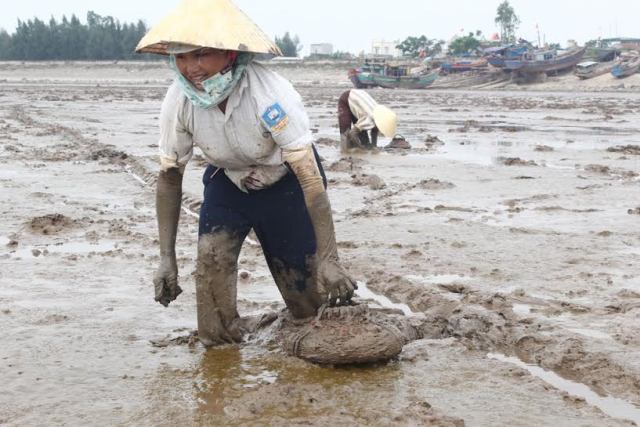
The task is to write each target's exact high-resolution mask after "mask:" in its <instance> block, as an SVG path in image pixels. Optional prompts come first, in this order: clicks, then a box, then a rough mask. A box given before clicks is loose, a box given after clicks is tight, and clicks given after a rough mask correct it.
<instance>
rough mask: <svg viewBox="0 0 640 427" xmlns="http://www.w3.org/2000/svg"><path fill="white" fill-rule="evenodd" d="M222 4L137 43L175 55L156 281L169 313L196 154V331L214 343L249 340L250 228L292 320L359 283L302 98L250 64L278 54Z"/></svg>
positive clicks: (342, 298) (343, 299)
mask: <svg viewBox="0 0 640 427" xmlns="http://www.w3.org/2000/svg"><path fill="white" fill-rule="evenodd" d="M214 4H215V7H214V8H215V9H220V10H210V9H211V5H212V3H211V2H207V1H203V0H187V1H185V2H183V3H182V4H181V5H180V6H179V7H178V10H176V11H175V12H174V14H172V15H169V16H168V17H167V18H165V20H164V21H162V22H161V23H160V24H159V25H158V26H157V27H155V28H154V29H152V30H151V32H150V33H149V34H148V35H147V36H145V38H144V39H143V40H142V41H141V42H140V44H139V46H138V51H139V52H152V53H160V54H168V55H170V64H171V67H172V69H173V70H174V72H175V75H176V79H175V81H174V83H173V84H172V85H171V87H170V88H169V90H168V92H167V94H166V97H165V99H164V103H163V105H162V113H161V118H160V158H161V172H160V174H159V178H158V188H157V197H156V210H157V216H158V227H159V236H160V239H159V240H160V252H161V259H160V266H159V268H158V270H157V272H156V274H155V276H154V285H155V293H156V295H155V299H156V301H158V302H160V303H161V304H163V305H164V306H167V305H168V304H169V303H170V302H171V301H173V300H175V299H176V297H177V296H178V295H179V294H180V293H181V292H182V290H181V289H180V287H179V286H178V280H177V277H178V268H177V263H176V254H175V241H176V233H177V228H178V219H179V215H180V204H181V197H182V177H183V173H184V169H185V165H186V164H187V162H188V161H189V159H190V158H191V156H192V153H193V147H194V146H198V147H199V148H200V149H201V150H202V152H203V154H204V156H205V157H206V159H207V161H208V162H209V163H210V166H209V167H208V168H207V169H206V171H205V173H204V176H203V183H204V201H203V204H202V207H201V210H200V226H199V239H198V260H197V272H196V298H197V311H198V336H199V339H200V341H201V342H202V343H203V344H204V345H207V346H212V345H217V344H222V343H230V342H238V341H240V340H241V339H242V335H243V332H244V330H243V322H242V320H241V319H240V317H239V315H238V311H237V307H236V293H237V292H236V280H237V271H238V256H239V253H240V249H241V247H242V244H243V241H244V240H245V238H246V236H247V234H248V233H249V231H250V230H251V229H253V230H254V231H255V233H256V235H257V237H258V239H259V240H260V243H261V245H262V249H263V252H264V254H265V257H266V260H267V263H268V265H269V268H270V270H271V273H272V275H273V278H274V280H275V282H276V284H277V285H278V288H279V290H280V293H281V294H282V297H283V298H284V301H285V303H286V305H287V307H288V309H289V310H290V311H291V313H292V315H293V316H295V317H298V318H304V317H309V316H313V315H314V314H315V313H316V311H317V309H318V307H320V306H321V305H322V304H324V303H325V302H329V303H331V304H344V303H348V302H349V300H350V299H351V297H352V296H353V292H354V289H355V288H357V286H356V284H355V282H354V281H353V280H352V279H351V278H350V277H349V275H348V274H347V272H346V271H345V269H344V268H343V267H342V266H341V265H340V262H339V260H338V253H337V249H336V243H335V234H334V228H333V220H332V217H331V206H330V204H329V199H328V197H327V193H326V188H325V187H326V179H325V176H324V172H323V170H322V166H321V164H320V162H319V160H318V156H317V153H316V152H315V149H314V147H313V145H312V137H311V132H310V129H309V119H308V117H307V114H306V112H305V109H304V107H303V105H302V100H301V97H300V95H299V94H298V93H297V92H296V91H295V90H294V88H293V87H292V86H291V84H290V83H289V82H287V81H286V80H285V79H283V78H282V77H280V76H279V75H277V74H276V73H274V72H272V71H270V70H268V69H267V68H265V67H264V66H262V65H260V64H257V63H255V62H253V61H252V60H253V57H254V53H271V54H273V53H278V52H279V51H278V49H277V47H275V45H274V44H273V43H272V42H271V41H269V40H268V38H267V37H266V36H265V35H264V34H263V33H262V32H261V31H260V30H259V29H258V28H257V27H256V26H255V24H253V23H252V22H251V21H249V20H248V18H247V17H246V16H245V15H244V14H243V13H242V12H241V11H239V10H238V9H236V8H235V6H234V5H233V4H231V3H230V2H225V1H222V2H216V3H214ZM222 9H224V10H222ZM174 16H179V17H180V19H179V20H178V22H176V18H174ZM220 16H224V17H225V19H224V20H222V19H221V18H219V17H220ZM231 27H233V31H230V30H231ZM227 30H229V31H227ZM191 34H192V35H193V37H191V36H190V35H191ZM230 34H233V35H234V36H233V37H231V36H230ZM167 40H170V42H167ZM213 47H215V48H213Z"/></svg>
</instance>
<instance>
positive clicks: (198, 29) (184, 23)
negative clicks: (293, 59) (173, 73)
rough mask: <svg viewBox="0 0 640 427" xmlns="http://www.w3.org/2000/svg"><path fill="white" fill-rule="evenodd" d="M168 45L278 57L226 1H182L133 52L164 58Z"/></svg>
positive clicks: (262, 35) (255, 28)
mask: <svg viewBox="0 0 640 427" xmlns="http://www.w3.org/2000/svg"><path fill="white" fill-rule="evenodd" d="M170 44H171V45H177V44H180V45H190V46H200V47H212V48H216V49H225V50H236V51H240V52H253V53H267V54H272V55H282V52H280V49H279V48H278V46H276V44H275V43H273V42H272V41H271V40H270V39H269V37H267V35H266V34H265V33H264V32H263V31H262V30H261V29H260V28H258V26H257V25H256V24H254V23H253V21H251V19H249V17H248V16H247V15H245V14H244V12H242V11H241V10H240V9H238V8H237V7H236V6H235V5H234V4H233V3H232V2H231V1H230V0H182V2H181V3H180V4H179V5H178V7H177V8H176V9H175V10H174V11H173V12H171V13H170V14H169V15H167V16H165V17H164V19H162V21H160V23H159V24H157V25H156V26H154V27H153V28H152V29H151V31H149V33H147V35H146V36H144V37H143V38H142V40H140V43H138V47H137V48H136V52H138V53H159V54H161V55H168V54H169V53H170V52H169V51H168V47H169V45H170Z"/></svg>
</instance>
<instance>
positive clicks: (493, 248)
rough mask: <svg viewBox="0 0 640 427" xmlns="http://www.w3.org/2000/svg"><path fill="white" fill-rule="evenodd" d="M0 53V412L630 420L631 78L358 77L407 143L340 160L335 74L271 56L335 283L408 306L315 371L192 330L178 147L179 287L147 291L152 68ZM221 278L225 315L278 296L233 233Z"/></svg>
mask: <svg viewBox="0 0 640 427" xmlns="http://www.w3.org/2000/svg"><path fill="white" fill-rule="evenodd" d="M0 65H1V66H0V102H1V107H0V212H1V218H2V221H0V282H1V283H2V285H1V286H0V325H2V330H3V334H2V338H1V341H0V367H1V369H2V372H3V393H1V394H0V424H6V425H43V424H46V425H61V424H66V425H79V424H101V425H175V424H176V423H181V424H185V425H247V424H249V425H251V424H259V425H326V424H329V423H332V424H338V425H346V424H350V425H442V426H458V425H469V426H474V425H475V426H482V425H522V426H525V425H535V424H538V425H563V426H564V425H569V426H591V425H603V426H609V425H612V426H613V425H633V422H634V421H635V423H640V338H639V337H640V271H639V270H638V265H639V264H640V222H639V221H640V215H639V213H640V207H639V205H640V202H639V200H640V179H639V175H638V174H639V173H640V157H639V156H638V146H640V94H638V93H635V92H633V91H628V92H625V91H620V90H618V91H613V92H602V91H595V89H594V92H587V91H581V92H576V93H570V92H550V91H549V92H544V91H540V90H537V91H523V90H513V91H510V90H500V91H498V90H473V91H459V90H458V91H449V90H444V89H442V90H432V91H384V90H373V91H372V95H373V96H374V97H375V98H376V99H378V100H379V101H381V102H383V103H385V104H387V105H388V106H390V107H391V108H393V109H395V110H396V111H397V112H398V115H399V116H400V120H401V121H400V125H399V128H398V131H399V133H401V134H402V135H403V136H404V137H405V138H406V141H407V142H408V143H409V144H410V145H411V148H410V149H401V150H398V149H396V150H384V149H380V150H378V151H376V152H367V153H351V154H350V155H349V156H345V157H342V156H341V155H340V154H339V151H338V147H337V141H338V140H339V135H338V130H337V120H336V118H335V110H336V100H337V98H338V97H339V95H340V94H341V93H342V91H343V90H346V89H348V88H349V82H348V81H347V80H346V78H345V77H344V75H343V74H342V73H340V72H338V71H336V70H324V69H305V68H302V69H300V68H296V69H292V68H282V69H281V72H282V74H283V75H285V76H286V77H288V78H290V79H291V80H292V81H293V83H294V85H295V86H296V87H297V88H298V90H299V91H300V92H301V94H302V96H303V98H304V100H305V104H306V106H307V108H308V111H309V115H310V119H311V125H312V128H313V131H314V137H315V138H316V139H317V140H318V144H317V145H318V149H319V151H320V154H321V155H322V157H323V159H324V162H325V170H326V171H327V178H328V180H329V195H330V198H331V203H332V207H333V209H334V219H335V221H336V232H337V239H338V248H339V251H340V256H341V259H342V260H344V262H345V264H346V266H347V267H348V268H349V270H350V272H351V273H352V274H353V275H354V276H355V277H356V278H357V279H358V280H359V281H360V289H359V290H358V294H359V296H360V297H361V298H368V299H370V301H371V304H372V305H373V306H378V305H382V306H384V307H388V308H394V309H397V310H401V311H404V312H405V313H409V314H411V315H412V316H415V317H416V319H417V320H419V322H420V324H421V325H423V327H422V333H423V334H424V338H423V339H420V340H417V341H413V342H411V343H408V344H406V345H405V347H404V349H403V351H402V353H401V354H400V355H399V357H398V358H396V359H395V360H393V361H392V362H390V363H386V364H381V365H370V366H366V367H358V368H356V367H342V368H331V367H320V366H315V365H312V364H309V363H306V362H303V361H301V360H298V359H296V358H293V357H289V356H286V354H285V353H284V352H283V351H282V350H281V349H280V348H279V347H278V346H277V345H274V344H273V340H272V339H271V337H268V336H261V335H260V334H255V335H254V336H252V337H251V339H250V340H249V341H248V342H247V343H245V344H242V345H239V346H238V345H235V346H225V347H220V348H215V349H211V350H208V351H205V349H204V348H203V347H202V346H201V345H199V344H198V343H197V339H195V336H194V335H193V331H194V330H195V329H196V304H195V285H194V274H195V270H196V245H197V229H198V227H197V220H196V218H195V217H194V214H195V213H196V212H197V210H198V208H199V205H200V198H201V193H202V188H201V174H202V173H203V171H204V166H203V164H202V162H201V161H200V162H199V161H195V160H194V161H193V162H191V164H190V165H189V167H188V169H187V172H186V176H185V195H184V200H183V208H184V210H183V215H182V220H181V225H180V230H179V235H178V243H177V254H178V263H179V268H180V285H181V286H182V288H183V290H184V292H183V294H182V295H180V297H179V298H178V300H176V301H175V302H174V303H172V304H171V305H170V307H169V308H167V309H165V308H164V307H162V306H160V305H159V304H157V303H155V302H154V301H153V296H154V292H153V284H152V282H151V278H152V275H153V271H154V270H155V268H156V267H157V264H158V262H159V258H158V247H157V246H158V243H157V240H156V239H157V237H156V225H155V209H154V188H155V175H156V173H157V171H158V164H157V157H156V156H157V148H156V143H157V135H158V130H157V127H158V115H159V109H160V103H161V101H162V98H163V95H164V91H165V90H166V87H167V85H168V83H169V81H170V78H171V76H170V73H169V72H168V71H167V70H166V69H164V68H162V67H159V66H157V65H153V64H143V65H140V64H138V65H136V64H130V63H129V64H120V65H109V66H108V67H107V66H105V67H103V66H101V65H98V64H82V65H81V66H80V67H76V68H75V69H72V68H71V67H70V66H66V67H65V66H64V65H60V64H59V65H56V66H54V67H49V68H46V67H45V68H42V66H40V65H34V66H32V67H30V66H29V65H28V64H27V65H24V66H21V67H17V66H14V64H9V65H6V64H0ZM627 84H628V83H627ZM389 142H390V141H389V140H385V139H384V138H382V139H381V141H379V145H380V146H381V147H384V146H385V145H387V144H388V143H389ZM238 295H239V300H238V310H239V312H240V314H241V315H243V316H244V315H259V314H262V313H266V312H270V311H278V310H280V309H282V308H283V306H284V305H283V303H282V301H281V297H280V296H279V294H278V292H277V288H276V285H275V284H274V282H273V280H272V278H271V276H270V274H269V272H268V268H267V266H266V263H265V262H264V259H263V257H262V252H261V249H260V247H259V245H257V243H255V238H251V234H250V238H249V239H248V240H247V241H246V242H245V245H244V246H243V248H242V251H241V255H240V263H239V279H238ZM552 375H556V376H557V377H552ZM558 378H560V380H558ZM585 390H586V391H585Z"/></svg>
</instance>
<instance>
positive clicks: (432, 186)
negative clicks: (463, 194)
mask: <svg viewBox="0 0 640 427" xmlns="http://www.w3.org/2000/svg"><path fill="white" fill-rule="evenodd" d="M417 187H418V188H422V189H424V190H448V189H450V188H454V187H455V184H452V183H451V182H447V181H440V180H439V179H435V178H429V179H424V180H422V181H420V182H419V183H418V184H417Z"/></svg>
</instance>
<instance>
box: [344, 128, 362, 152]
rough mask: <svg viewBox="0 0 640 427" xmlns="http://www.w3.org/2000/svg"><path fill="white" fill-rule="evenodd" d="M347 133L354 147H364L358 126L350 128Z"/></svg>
mask: <svg viewBox="0 0 640 427" xmlns="http://www.w3.org/2000/svg"><path fill="white" fill-rule="evenodd" d="M345 135H347V139H348V140H349V142H350V143H351V146H352V147H360V148H363V146H362V142H361V141H360V131H359V130H358V129H357V128H355V127H354V128H351V129H349V130H348V131H347V132H346V133H345Z"/></svg>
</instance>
